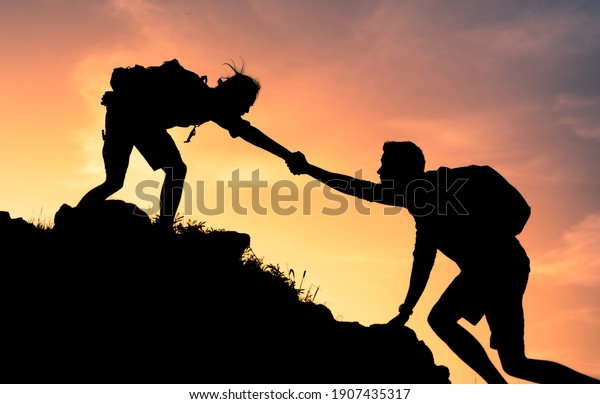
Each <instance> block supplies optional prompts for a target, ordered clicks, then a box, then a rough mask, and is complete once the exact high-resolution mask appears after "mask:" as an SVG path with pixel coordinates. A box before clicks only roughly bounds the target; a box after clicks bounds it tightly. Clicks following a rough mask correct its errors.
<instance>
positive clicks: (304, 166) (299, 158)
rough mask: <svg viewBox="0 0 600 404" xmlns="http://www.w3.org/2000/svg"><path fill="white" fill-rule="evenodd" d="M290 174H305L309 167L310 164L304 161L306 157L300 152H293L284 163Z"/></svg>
mask: <svg viewBox="0 0 600 404" xmlns="http://www.w3.org/2000/svg"><path fill="white" fill-rule="evenodd" d="M285 163H286V164H287V166H288V168H289V170H290V172H291V173H292V174H294V175H300V174H306V173H307V172H308V169H309V167H310V164H309V163H308V161H307V160H306V157H305V156H304V154H303V153H302V152H299V151H297V152H295V153H292V154H291V155H290V157H288V159H287V160H286V161H285Z"/></svg>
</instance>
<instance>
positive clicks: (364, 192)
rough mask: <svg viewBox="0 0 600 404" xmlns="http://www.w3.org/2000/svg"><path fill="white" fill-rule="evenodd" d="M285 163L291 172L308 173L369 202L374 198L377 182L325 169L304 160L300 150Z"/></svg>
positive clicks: (336, 188)
mask: <svg viewBox="0 0 600 404" xmlns="http://www.w3.org/2000/svg"><path fill="white" fill-rule="evenodd" d="M287 165H288V167H289V169H290V171H291V172H292V174H295V175H298V174H308V175H310V176H311V177H313V178H314V179H316V180H318V181H321V182H322V183H323V184H325V185H327V186H329V187H331V188H333V189H335V190H337V191H339V192H342V193H344V194H346V195H350V196H354V197H357V198H361V199H366V200H368V201H371V202H372V201H374V200H375V199H376V198H375V195H376V192H377V184H375V183H373V182H371V181H366V180H362V179H359V178H354V177H351V176H349V175H345V174H339V173H334V172H331V171H327V170H325V169H323V168H321V167H317V166H315V165H312V164H310V163H309V162H308V161H306V157H304V154H302V153H300V152H295V153H293V156H292V158H291V159H289V160H288V161H287Z"/></svg>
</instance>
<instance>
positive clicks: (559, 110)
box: [555, 94, 600, 141]
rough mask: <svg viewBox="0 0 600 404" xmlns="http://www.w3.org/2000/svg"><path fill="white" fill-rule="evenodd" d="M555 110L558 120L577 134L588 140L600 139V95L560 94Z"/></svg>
mask: <svg viewBox="0 0 600 404" xmlns="http://www.w3.org/2000/svg"><path fill="white" fill-rule="evenodd" d="M555 111H556V116H557V118H556V119H557V122H558V123H559V124H562V125H564V126H566V127H567V128H568V129H569V130H571V131H572V132H573V133H574V134H575V135H577V136H579V137H581V138H582V139H586V140H594V141H600V115H599V114H598V111H600V95H599V96H588V97H586V96H577V95H569V94H563V95H559V96H557V97H556V104H555Z"/></svg>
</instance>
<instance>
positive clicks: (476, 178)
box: [440, 165, 531, 236]
mask: <svg viewBox="0 0 600 404" xmlns="http://www.w3.org/2000/svg"><path fill="white" fill-rule="evenodd" d="M445 170H447V171H445ZM444 172H446V173H447V174H446V175H447V176H448V179H449V180H451V181H456V180H457V179H458V181H459V182H458V183H461V181H464V185H462V187H461V188H460V189H459V190H458V191H457V192H456V199H457V200H458V201H459V202H460V203H461V204H462V206H461V208H462V207H464V211H463V213H462V214H465V213H466V214H467V215H469V216H471V217H470V219H471V222H472V223H473V224H475V225H476V226H478V227H483V228H486V229H491V230H492V231H500V232H503V233H504V234H506V233H508V234H511V235H513V236H516V235H518V234H520V233H521V232H522V231H523V228H524V227H525V224H526V223H527V221H528V220H529V217H530V215H531V207H530V206H529V204H528V203H527V201H526V200H525V198H524V197H523V195H521V193H520V192H519V191H518V190H517V189H516V188H515V187H514V186H513V185H512V184H511V183H510V182H508V181H507V180H506V178H504V177H503V176H502V175H501V174H500V173H499V172H498V171H496V170H494V169H493V168H492V167H490V166H476V165H472V166H467V167H460V168H455V169H447V168H445V167H442V168H440V173H441V174H442V175H444ZM450 173H451V174H450ZM461 179H462V180H461Z"/></svg>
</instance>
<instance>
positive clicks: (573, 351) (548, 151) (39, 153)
mask: <svg viewBox="0 0 600 404" xmlns="http://www.w3.org/2000/svg"><path fill="white" fill-rule="evenodd" d="M92 4H94V5H92ZM160 4H161V3H160V2H150V1H145V0H137V1H120V0H114V1H100V2H81V3H73V2H70V1H66V0H52V1H48V0H46V1H44V0H34V1H28V2H13V3H11V4H10V5H3V6H2V11H1V12H0V27H2V28H0V30H1V32H2V35H0V52H2V55H3V58H2V62H1V63H0V75H1V77H2V84H0V86H1V87H0V114H1V116H0V134H1V135H0V156H1V159H0V172H1V173H2V174H1V175H0V189H2V199H1V201H2V205H1V206H0V210H7V211H9V212H10V213H11V215H12V216H13V217H19V216H21V217H23V218H25V219H32V220H34V221H38V220H41V221H51V220H52V218H53V215H54V212H56V211H57V210H58V208H59V207H60V205H61V204H62V203H68V204H70V205H75V204H77V202H78V201H79V199H80V198H81V197H82V196H83V195H84V193H85V192H86V191H87V190H89V189H90V188H91V187H93V186H95V185H97V184H98V183H100V182H101V181H102V180H103V175H104V172H103V165H102V159H101V146H102V144H101V138H100V130H101V129H102V128H103V118H104V110H103V107H102V106H101V105H100V103H99V101H100V97H101V95H102V93H103V92H104V91H106V90H108V89H109V84H108V81H109V77H110V73H111V71H112V68H114V67H117V66H129V65H133V64H142V65H150V64H160V63H162V62H163V61H165V60H170V59H173V58H177V59H179V61H180V62H181V64H182V65H183V66H184V67H186V68H188V69H191V70H194V71H196V72H198V73H201V74H206V75H208V77H209V84H210V85H212V86H214V85H215V84H216V80H217V79H218V78H219V77H220V76H221V75H226V74H228V70H227V68H225V67H224V66H223V65H222V64H223V63H224V62H227V61H229V60H230V59H231V60H233V61H235V62H236V63H239V61H240V59H241V58H243V59H244V60H245V63H246V72H247V73H248V74H250V75H253V76H255V77H257V78H258V79H259V80H260V81H261V83H262V86H263V89H262V91H261V94H260V95H259V97H258V99H257V102H256V104H255V106H254V107H253V108H252V109H251V111H250V113H249V114H248V115H247V119H248V120H250V121H251V122H252V123H253V124H254V125H255V126H257V127H258V128H260V129H261V130H263V131H264V132H265V133H267V134H268V135H270V136H271V137H273V138H274V139H275V140H277V141H279V142H280V143H281V144H283V145H284V146H286V147H288V148H289V149H291V150H301V151H303V152H305V154H306V155H307V157H308V159H309V161H311V162H314V163H316V164H319V165H321V166H323V167H324V168H327V169H330V170H332V171H338V172H342V173H346V174H350V175H354V174H355V173H356V172H358V171H359V170H362V171H361V172H362V176H363V177H364V178H367V179H371V180H377V176H376V170H377V168H378V164H379V158H380V154H381V145H382V143H383V142H384V141H385V140H389V139H408V140H413V141H415V142H416V143H417V144H419V145H420V146H422V148H423V150H424V152H425V155H426V158H427V166H428V168H436V167H437V166H440V165H447V166H457V165H466V164H490V165H492V166H494V167H496V168H497V169H498V170H499V171H501V172H502V173H504V174H505V175H506V176H507V177H508V178H509V179H510V180H511V181H512V182H513V183H514V184H515V185H517V187H518V188H519V189H521V190H522V192H523V194H524V195H525V196H526V197H527V199H528V200H529V201H530V203H531V205H532V206H533V216H532V218H531V221H530V224H529V226H528V227H527V229H526V231H525V232H524V234H523V235H522V237H521V239H522V241H523V244H524V245H525V247H526V248H527V249H528V252H529V254H530V257H531V258H532V262H533V267H532V270H533V272H532V276H531V281H530V286H529V289H528V291H527V292H526V302H525V304H526V343H527V348H528V354H530V355H531V356H533V357H540V358H543V359H551V360H556V361H559V362H562V363H564V364H567V365H570V366H572V367H574V368H575V369H577V370H580V371H582V372H586V373H589V374H592V375H594V376H596V377H600V344H598V342H597V341H599V340H600V338H599V337H600V335H599V334H600V326H599V325H600V302H599V300H598V296H599V292H600V279H599V275H598V274H599V273H600V255H599V254H600V253H599V252H598V249H597V246H598V243H597V241H598V237H599V234H600V226H599V225H598V223H599V220H598V217H600V216H599V215H600V210H599V206H600V205H599V203H598V202H599V201H600V195H599V193H598V189H599V182H598V178H597V173H598V172H600V170H599V168H600V167H598V165H599V164H600V162H599V161H598V158H597V157H598V152H600V143H599V142H598V140H599V138H600V136H599V135H598V131H597V128H598V124H599V123H600V122H598V117H597V114H596V113H594V111H597V106H598V105H599V100H600V94H598V92H597V90H596V92H594V88H593V86H590V87H589V88H585V87H586V86H585V85H583V84H582V83H585V82H586V80H587V81H589V82H590V83H591V82H597V77H595V76H593V75H592V73H591V72H593V70H594V69H593V68H591V67H590V66H593V65H594V63H597V59H598V57H600V52H599V50H600V48H598V45H597V44H595V43H592V42H593V41H589V40H579V39H580V38H589V37H595V36H594V35H596V36H597V31H593V30H595V29H597V28H596V27H597V20H598V15H597V12H596V14H593V13H592V14H590V15H583V14H581V13H580V12H579V11H577V10H576V9H575V7H573V9H570V8H568V7H567V6H565V7H564V8H563V9H561V10H554V11H552V10H545V9H543V8H541V7H540V9H536V6H533V5H529V6H523V7H521V6H519V5H516V6H514V7H517V8H515V9H514V10H510V9H508V10H507V9H501V7H500V6H499V5H498V6H496V5H493V4H495V3H493V2H492V3H489V4H488V5H483V3H482V4H481V5H478V6H477V7H473V8H469V7H471V6H472V3H469V4H470V6H469V7H468V6H466V5H462V3H461V2H456V3H454V4H453V10H450V9H445V8H444V7H446V3H445V2H442V1H439V2H433V3H431V2H430V3H428V4H430V5H421V4H420V3H416V2H391V3H390V2H380V1H369V2H362V3H361V2H352V3H351V4H350V3H348V2H343V1H340V2H325V3H323V2H319V1H310V2H302V4H301V5H300V3H298V4H296V3H288V2H273V1H259V0H257V1H248V2H238V3H235V6H232V5H231V4H230V3H227V5H225V3H223V2H219V1H214V2H201V3H198V2H193V1H185V0H179V1H173V2H169V5H168V6H164V7H162V6H161V5H160ZM433 4H437V6H434V5H433ZM519 7H521V8H519ZM502 18H505V19H504V20H503V19H502ZM499 21H502V23H499ZM555 21H559V23H555ZM594 32H595V33H596V34H594ZM575 50H577V51H575ZM572 57H578V58H579V59H577V63H575V62H572V60H571V58H572ZM594 58H595V60H594ZM575 66H578V69H579V70H577V71H574V70H573V69H574V68H575ZM588 67H589V69H588ZM587 74H589V76H586V75H587ZM584 90H585V91H584ZM187 132H188V130H187V129H174V130H172V131H171V133H172V134H173V135H174V137H175V139H176V142H177V143H178V144H179V145H180V150H181V153H182V155H183V157H184V160H185V161H186V163H187V164H188V167H189V170H188V182H189V183H190V184H192V185H193V186H194V187H195V184H196V181H204V184H205V186H206V204H207V205H209V206H213V205H212V204H213V203H214V201H215V199H214V198H215V195H216V185H215V184H217V182H218V181H228V180H230V179H231V175H232V172H234V171H235V170H239V173H240V177H241V178H242V179H250V177H251V175H252V172H253V171H255V170H257V169H258V170H259V171H260V178H261V180H265V181H268V183H269V186H268V187H267V188H261V189H260V202H261V206H264V207H267V208H268V209H267V213H266V214H259V213H257V212H252V210H251V209H249V212H248V214H247V215H240V214H237V213H236V212H235V211H233V209H232V206H231V203H229V204H227V202H230V199H229V200H226V205H225V206H226V210H225V212H224V213H223V214H221V215H216V216H209V217H206V216H202V215H200V214H199V213H198V209H197V208H196V207H195V206H194V205H195V204H196V202H197V201H196V196H197V193H196V192H193V194H192V195H191V196H192V206H191V207H190V206H189V204H188V205H186V206H183V207H182V209H184V208H188V209H189V211H188V212H186V220H187V219H198V220H203V221H206V224H207V226H209V227H214V228H227V229H231V230H237V231H241V232H247V233H249V234H250V235H251V236H252V248H253V250H254V251H255V253H256V254H257V255H258V256H259V257H264V259H265V261H266V262H270V263H277V264H279V265H280V266H281V267H282V268H283V269H284V270H288V269H294V270H295V271H296V273H299V272H300V271H304V270H306V271H307V282H310V283H312V284H314V285H315V287H316V286H318V287H319V288H320V289H319V293H318V296H317V299H316V300H317V302H319V303H324V304H326V305H327V306H328V307H330V308H331V309H332V311H333V312H334V315H336V316H338V317H339V318H340V319H342V318H343V319H344V320H347V321H359V322H361V323H363V324H366V325H368V324H373V323H382V322H386V321H388V320H389V319H391V318H392V317H393V316H394V315H395V312H396V310H397V306H398V305H399V304H400V303H401V302H402V300H403V298H404V294H405V292H406V287H407V283H408V280H409V270H410V262H411V252H412V246H413V242H414V227H413V223H412V219H411V218H410V217H409V216H408V215H407V214H406V212H402V213H401V214H396V215H391V216H390V215H387V216H386V215H385V212H384V211H383V207H380V206H375V205H366V206H369V207H370V209H371V213H370V214H368V215H365V214H361V213H360V212H359V211H357V208H356V205H355V203H356V202H355V201H353V200H350V199H346V200H347V204H348V209H347V210H346V211H345V213H344V214H342V215H337V216H327V215H324V214H323V213H322V209H323V208H324V207H329V208H335V207H337V206H338V204H339V203H337V204H336V202H334V201H332V200H331V199H326V198H323V192H324V190H323V188H322V187H321V188H319V189H317V188H315V189H313V190H312V191H311V194H310V195H312V197H313V198H312V199H311V203H310V204H309V207H310V208H311V212H310V214H303V208H306V206H304V205H303V204H302V203H301V202H299V201H293V202H286V203H284V202H282V203H281V206H282V207H289V206H293V207H296V208H297V211H296V212H295V213H294V214H291V215H281V214H277V213H275V212H274V211H273V209H272V207H271V196H272V194H271V192H272V187H273V184H275V182H277V181H279V180H287V181H293V182H294V183H295V184H297V186H298V189H299V190H300V193H301V194H302V192H301V190H303V189H306V188H305V187H306V186H307V183H308V182H309V181H310V179H308V178H304V177H296V176H293V175H291V174H290V173H289V172H288V171H287V168H286V166H285V164H284V163H283V162H282V161H279V159H278V158H276V157H274V156H270V155H268V154H267V153H266V152H264V151H262V150H258V149H256V148H253V147H252V146H250V145H249V144H246V143H244V142H243V141H242V140H239V139H235V140H234V139H231V138H230V137H229V135H228V134H227V133H226V132H224V131H223V130H221V129H219V128H218V127H216V126H215V125H212V124H206V125H204V126H202V127H200V128H198V135H197V136H196V137H195V138H194V140H193V141H192V143H190V144H183V140H184V139H185V135H186V134H187ZM145 180H153V181H161V180H162V174H161V173H159V172H156V173H155V172H152V171H151V169H150V168H149V167H148V165H147V164H146V163H145V162H144V161H143V160H142V159H141V158H140V156H139V154H136V153H134V155H133V156H132V160H131V167H130V172H129V173H128V177H127V180H126V184H125V187H124V189H123V190H121V191H120V192H119V193H117V194H115V195H114V196H113V198H120V199H126V200H128V201H131V202H134V203H138V204H140V207H142V208H147V206H145V205H147V204H148V201H147V200H142V199H140V198H139V193H138V195H136V186H137V185H138V184H140V183H141V182H142V181H145ZM194 189H195V188H194ZM226 191H229V190H228V189H227V188H226ZM148 192H151V190H148ZM282 192H283V191H282ZM156 195H158V189H157V190H156ZM227 195H230V194H226V196H227ZM241 196H242V199H241V201H240V202H241V203H242V204H243V205H244V206H246V207H251V204H252V199H251V194H250V192H249V190H245V191H244V192H242V195H241ZM336 200H337V199H336ZM361 209H362V208H361ZM590 240H595V241H596V242H591V241H590ZM456 273H457V269H456V267H455V266H454V264H453V263H452V262H450V261H448V260H446V259H445V258H444V257H440V258H439V259H438V262H437V264H436V267H435V269H434V273H433V275H432V280H431V283H430V285H429V286H428V288H427V290H426V292H425V295H424V296H423V299H422V301H421V302H420V304H419V306H418V307H417V309H416V310H415V314H414V317H413V318H412V319H411V320H410V321H409V323H408V326H409V327H411V328H413V329H414V330H415V331H416V332H417V335H418V336H419V338H421V339H423V340H425V342H426V343H427V345H428V346H429V347H431V348H432V350H433V351H434V355H435V358H436V361H437V362H438V363H439V364H445V365H447V366H449V367H450V369H451V372H452V374H451V380H452V381H453V382H455V383H482V381H481V380H480V379H478V377H477V376H476V375H475V374H474V373H473V372H472V371H471V370H470V369H468V368H466V367H465V366H464V365H463V364H462V363H461V362H460V361H459V360H458V359H456V358H455V356H454V355H453V354H452V353H451V352H450V351H449V350H448V348H446V347H445V346H444V344H443V343H441V342H440V341H439V340H438V339H437V337H436V336H435V335H434V334H433V333H432V332H431V330H430V329H429V326H428V325H427V324H426V320H425V319H426V317H427V312H428V309H429V308H430V307H431V306H432V305H433V303H434V302H435V301H436V299H437V297H439V295H440V293H441V292H442V291H443V289H444V287H445V285H447V284H448V282H450V281H451V279H452V276H454V275H455V274H456ZM474 332H475V333H476V335H477V336H478V338H480V340H481V341H482V342H483V343H484V345H486V344H487V341H488V335H487V331H486V328H485V324H480V325H478V326H477V327H475V328H474ZM490 355H491V356H492V358H493V359H494V361H496V362H497V359H496V357H495V352H493V351H490ZM513 381H514V380H513ZM515 382H517V381H515Z"/></svg>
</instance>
